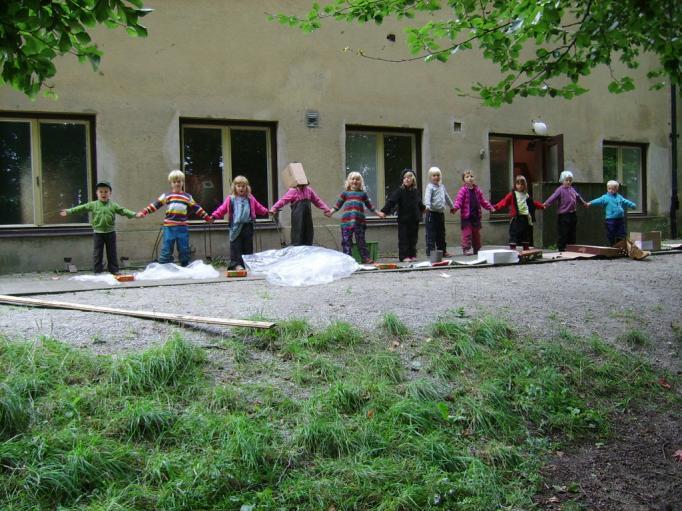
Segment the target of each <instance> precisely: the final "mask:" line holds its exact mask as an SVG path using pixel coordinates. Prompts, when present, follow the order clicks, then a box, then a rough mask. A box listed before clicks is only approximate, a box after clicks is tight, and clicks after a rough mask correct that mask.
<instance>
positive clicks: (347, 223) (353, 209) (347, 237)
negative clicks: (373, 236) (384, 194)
mask: <svg viewBox="0 0 682 511" xmlns="http://www.w3.org/2000/svg"><path fill="white" fill-rule="evenodd" d="M345 188H346V189H345V190H344V191H343V192H341V195H339V199H338V200H337V201H336V205H335V206H334V207H333V208H332V211H331V212H332V214H333V213H335V212H336V211H339V210H340V209H341V208H343V213H342V214H341V246H342V247H343V253H344V254H347V255H351V251H352V249H353V234H355V242H356V243H357V244H358V250H359V252H360V257H361V258H362V262H363V263H373V262H374V261H372V260H371V259H370V258H369V251H368V250H367V243H366V242H365V229H366V228H367V225H366V221H365V206H367V209H369V210H370V211H373V212H374V213H376V214H377V216H378V217H379V218H384V217H385V216H386V215H384V214H383V213H382V212H381V211H377V210H376V209H375V208H374V205H373V204H372V201H371V200H370V199H369V196H368V195H367V192H366V191H365V183H364V181H363V179H362V174H360V173H359V172H351V173H349V174H348V176H347V177H346V186H345Z"/></svg>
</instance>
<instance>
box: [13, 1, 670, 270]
mask: <svg viewBox="0 0 682 511" xmlns="http://www.w3.org/2000/svg"><path fill="white" fill-rule="evenodd" d="M308 5H309V2H308V1H303V0H291V1H285V2H282V1H269V0H268V1H259V2H246V1H240V0H196V1H193V2H186V1H181V0H150V1H149V2H148V6H149V7H152V8H154V9H155V12H154V13H152V14H151V15H149V16H148V17H147V18H145V22H146V24H147V26H148V28H149V34H150V35H149V37H148V38H147V39H135V38H131V37H128V36H127V35H126V34H125V33H124V32H123V31H121V30H116V31H112V30H106V29H103V28H102V29H98V30H97V31H96V33H95V37H94V39H95V40H96V41H97V42H98V44H99V45H100V47H101V49H102V50H103V52H104V57H103V59H102V66H101V69H100V71H98V72H92V70H91V68H90V67H89V66H88V65H81V64H78V63H77V61H76V59H75V58H71V57H68V58H62V59H60V60H59V62H57V68H58V75H57V78H56V79H55V80H54V82H53V83H54V85H55V91H56V92H57V94H58V95H59V99H58V100H56V101H55V100H52V99H47V98H44V97H40V98H38V99H36V100H35V101H31V100H29V99H27V98H26V97H24V96H23V95H21V94H20V93H18V92H16V91H14V90H12V89H10V88H8V87H3V88H0V110H2V111H4V112H7V111H9V112H15V111H16V112H55V113H71V114H77V113H87V114H94V115H95V116H96V153H97V154H96V156H97V178H99V179H108V180H110V181H111V183H112V185H113V199H114V200H115V201H117V202H119V203H121V204H122V205H124V206H126V207H128V208H130V209H134V210H137V209H140V208H142V207H143V206H145V205H146V204H148V203H149V202H150V201H151V200H153V199H154V198H156V197H157V196H158V195H159V193H160V192H162V191H164V190H166V189H167V183H166V176H167V174H168V171H169V170H170V169H173V168H178V167H180V129H179V119H180V118H185V117H191V118H205V119H229V120H254V121H274V122H277V123H278V124H277V126H278V127H277V132H276V137H277V167H278V168H277V170H278V171H280V170H281V169H282V168H283V167H284V166H285V165H286V164H287V162H289V161H301V162H303V164H304V166H305V168H306V171H307V173H308V175H309V178H310V180H311V181H312V183H313V185H314V187H315V189H316V190H317V191H318V193H319V194H320V195H321V196H322V197H323V198H324V200H325V201H327V202H328V203H331V202H333V201H334V200H335V198H336V196H337V194H338V193H339V192H340V191H341V189H342V183H343V179H344V162H345V154H344V152H345V126H346V125H349V124H353V125H367V126H385V127H394V128H403V127H404V128H413V129H419V130H423V136H422V139H421V147H422V153H421V162H420V163H421V168H422V183H421V187H422V188H423V187H424V185H425V184H426V181H425V180H426V170H427V169H428V168H429V167H430V166H431V165H437V166H439V167H440V168H441V169H442V170H443V172H444V182H445V184H446V186H447V187H448V189H449V191H450V192H451V194H452V195H454V194H455V193H456V190H457V188H459V185H460V177H459V176H460V174H461V171H462V169H464V168H471V169H473V170H474V172H475V173H476V175H477V178H478V183H479V184H480V185H481V187H482V189H483V191H484V193H485V194H486V195H487V194H488V191H489V187H490V175H489V173H490V171H489V164H490V162H489V159H488V150H487V148H488V136H489V134H490V133H504V134H516V135H532V131H531V121H532V120H533V119H541V120H542V121H544V122H545V123H546V124H547V125H548V127H549V134H550V135H558V134H563V135H564V160H565V167H566V168H570V169H572V170H574V173H575V174H576V180H577V181H600V180H601V178H602V170H601V169H602V156H601V154H602V153H601V147H602V141H603V140H610V141H624V142H641V143H645V144H648V154H647V162H646V165H647V178H648V182H647V195H648V196H647V200H648V216H667V214H668V208H669V202H670V195H669V190H670V149H669V139H668V135H669V115H670V114H669V96H668V94H667V93H666V92H665V91H660V92H651V91H648V90H647V87H646V85H643V83H644V82H639V83H638V85H639V87H638V90H637V91H636V92H633V93H628V94H624V95H611V94H609V93H608V92H607V91H606V84H607V83H608V79H609V77H608V75H607V73H606V72H604V71H599V72H596V73H594V75H593V76H592V77H591V78H590V80H589V82H588V83H589V85H590V87H591V88H592V91H591V92H590V93H589V94H587V95H585V96H582V97H579V98H576V99H574V100H572V101H565V100H561V99H525V100H523V99H520V100H518V101H517V102H515V103H514V104H513V105H509V106H505V107H502V108H500V109H490V108H487V107H484V106H482V105H481V103H480V101H478V100H477V99H475V98H468V97H460V96H458V95H457V94H456V92H455V90H454V89H455V87H460V88H462V89H468V88H469V86H470V84H471V83H473V82H474V81H477V80H489V79H490V77H492V76H495V69H494V68H493V67H492V66H491V65H490V64H488V63H484V62H482V61H481V60H480V58H479V57H478V56H477V55H476V54H475V53H474V52H462V53H461V54H458V55H456V56H455V58H453V59H452V61H451V62H450V63H448V64H445V65H443V64H440V63H430V64H425V63H423V62H421V61H417V62H411V63H403V64H392V63H387V62H378V61H373V60H368V59H365V58H362V57H359V56H358V55H357V54H356V53H355V50H362V51H364V52H365V54H368V55H378V56H382V57H387V58H402V57H407V56H409V55H408V54H407V50H406V46H405V41H404V39H405V36H404V34H403V31H402V28H401V25H399V24H397V23H387V24H384V25H381V26H375V25H366V26H359V25H346V24H341V23H334V22H330V23H327V24H325V26H324V27H323V28H322V29H321V30H319V31H318V32H315V33H313V34H304V33H302V32H300V31H298V30H295V29H290V28H287V27H284V26H281V25H279V24H277V23H275V22H271V21H269V20H268V19H267V16H266V14H265V13H266V12H271V13H275V12H287V13H302V12H304V11H305V8H306V6H308ZM389 33H393V34H395V36H396V42H390V41H389V40H388V39H387V38H386V37H387V35H388V34H389ZM346 47H349V48H350V50H349V51H344V48H346ZM646 70H647V66H646V63H645V65H643V66H642V69H641V71H640V73H639V74H640V75H641V76H643V75H644V74H645V73H646ZM306 110H315V111H318V112H319V115H320V126H319V127H318V128H308V127H306V123H305V112H306ZM455 121H457V122H460V123H462V124H461V126H462V131H461V132H455V131H454V129H453V123H454V122H455ZM481 155H483V157H481ZM395 185H396V186H397V185H398V183H395ZM284 192H285V190H284V189H283V186H282V184H281V181H280V184H279V190H278V194H279V195H281V194H283V193H284ZM380 206H381V204H380ZM283 219H284V220H286V221H288V213H286V214H285V215H283ZM314 219H315V223H316V241H317V242H318V243H320V244H323V245H326V246H330V247H335V246H338V244H339V243H340V233H339V228H338V220H336V219H333V220H329V219H326V218H325V217H323V216H322V215H321V214H320V213H319V211H316V213H315V215H314ZM485 219H486V223H485V225H484V228H483V240H484V243H487V244H493V243H504V242H505V240H506V228H507V222H506V220H504V219H498V220H494V221H492V222H488V221H487V220H488V216H487V214H486V215H485ZM161 222H162V213H161V212H158V213H156V214H155V215H151V216H149V217H147V218H145V219H144V220H128V219H125V218H122V217H121V218H120V219H119V220H118V222H117V226H118V232H119V255H120V256H127V257H129V258H130V259H131V260H132V261H137V262H143V261H148V260H149V259H150V257H151V253H152V249H153V245H154V241H155V239H156V236H157V234H158V232H159V226H160V224H161ZM0 229H1V228H0ZM197 229H198V230H193V231H192V234H191V237H192V245H193V246H194V247H195V249H196V253H195V257H204V256H205V255H206V252H207V251H208V247H209V245H210V246H212V255H213V256H218V255H223V256H224V255H226V254H227V242H226V234H225V231H224V230H222V231H221V230H220V228H219V227H217V226H213V227H211V229H210V230H211V233H212V235H211V239H210V240H209V239H208V238H207V236H208V235H207V234H206V233H207V232H208V229H207V228H204V227H199V228H197ZM35 234H38V233H35ZM0 235H2V234H1V231H0ZM367 237H368V239H370V240H372V239H375V240H378V241H380V247H381V251H382V253H383V254H386V253H393V254H395V253H396V252H397V231H396V229H395V227H394V226H393V224H390V223H389V224H386V223H382V224H381V225H377V226H371V227H370V229H369V232H368V234H367ZM420 239H422V245H423V227H422V228H421V229H420ZM447 239H448V244H449V245H450V246H457V245H458V240H459V219H458V217H453V216H450V217H449V225H448V234H447ZM0 240H1V241H0V272H9V271H33V270H51V269H56V268H62V267H63V257H66V256H70V257H73V259H74V262H76V263H77V264H78V265H79V266H81V267H85V268H87V267H89V266H90V264H91V262H90V253H91V236H89V235H87V234H83V235H78V236H54V235H53V236H49V237H41V236H24V235H14V236H12V237H7V236H5V237H1V238H0ZM256 241H257V248H262V249H267V248H276V247H278V246H279V238H278V236H277V232H276V230H275V229H274V228H273V226H271V225H270V226H266V227H264V228H263V229H261V230H259V231H258V235H257V239H256ZM205 246H206V247H207V248H206V249H205V248H204V247H205Z"/></svg>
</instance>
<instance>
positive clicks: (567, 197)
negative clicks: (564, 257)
mask: <svg viewBox="0 0 682 511" xmlns="http://www.w3.org/2000/svg"><path fill="white" fill-rule="evenodd" d="M559 180H560V181H561V185H560V186H559V187H558V188H557V189H556V190H554V193H553V194H552V195H550V196H549V198H548V199H547V200H546V201H545V202H544V207H545V208H548V207H549V206H551V205H552V203H553V202H554V201H556V200H557V199H558V200H559V213H558V214H557V248H558V249H559V252H563V251H564V250H566V245H570V244H574V243H575V231H576V228H577V224H578V220H577V216H576V213H575V210H576V208H577V207H578V201H580V203H581V204H582V205H583V206H586V205H587V202H585V201H584V200H583V198H582V197H581V196H580V194H579V193H578V192H577V191H576V189H575V188H573V173H572V172H571V171H570V170H564V171H563V172H562V173H561V175H560V176H559Z"/></svg>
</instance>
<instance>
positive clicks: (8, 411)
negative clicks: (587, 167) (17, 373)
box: [0, 383, 31, 440]
mask: <svg viewBox="0 0 682 511" xmlns="http://www.w3.org/2000/svg"><path fill="white" fill-rule="evenodd" d="M30 418H31V415H30V405H29V402H28V401H27V400H26V399H25V398H22V397H21V396H20V395H19V394H18V393H16V392H15V391H14V389H13V388H12V387H10V386H9V385H7V384H6V383H0V440H4V439H6V438H10V437H12V436H14V435H17V434H19V433H23V432H24V431H25V430H26V428H27V427H28V425H29V422H30Z"/></svg>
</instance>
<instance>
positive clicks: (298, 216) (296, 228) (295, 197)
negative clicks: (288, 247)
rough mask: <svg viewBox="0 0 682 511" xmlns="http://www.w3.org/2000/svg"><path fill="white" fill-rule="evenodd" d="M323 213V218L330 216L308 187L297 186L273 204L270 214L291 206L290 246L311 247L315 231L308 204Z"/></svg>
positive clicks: (330, 213)
mask: <svg viewBox="0 0 682 511" xmlns="http://www.w3.org/2000/svg"><path fill="white" fill-rule="evenodd" d="M311 203H312V204H314V205H315V206H316V207H318V208H319V209H321V210H322V211H324V214H325V216H327V217H329V216H331V215H332V210H331V209H329V206H327V205H326V204H325V203H324V201H323V200H322V199H320V197H319V196H318V195H317V193H315V190H313V188H312V186H310V185H298V186H296V187H295V188H289V190H288V191H287V193H285V194H284V196H283V197H282V198H281V199H279V200H278V201H277V202H275V204H273V206H272V208H271V209H270V213H272V214H273V215H276V214H277V212H278V211H279V210H280V209H282V208H283V207H284V206H286V205H287V204H291V244H292V245H312V244H313V237H314V236H315V231H314V229H313V213H312V210H311V208H310V204H311Z"/></svg>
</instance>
